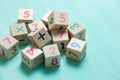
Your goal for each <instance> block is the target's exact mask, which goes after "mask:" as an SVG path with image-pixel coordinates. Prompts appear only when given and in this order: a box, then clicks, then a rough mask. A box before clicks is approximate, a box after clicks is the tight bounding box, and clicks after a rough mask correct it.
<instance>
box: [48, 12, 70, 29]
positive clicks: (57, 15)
mask: <svg viewBox="0 0 120 80" xmlns="http://www.w3.org/2000/svg"><path fill="white" fill-rule="evenodd" d="M48 22H49V30H62V29H66V28H67V27H68V14H67V13H66V12H63V11H53V12H52V13H51V14H50V15H49V17H48Z"/></svg>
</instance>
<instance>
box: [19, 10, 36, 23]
mask: <svg viewBox="0 0 120 80" xmlns="http://www.w3.org/2000/svg"><path fill="white" fill-rule="evenodd" d="M33 15H34V12H33V10H32V9H19V11H18V23H24V22H29V23H31V22H33V18H34V17H33Z"/></svg>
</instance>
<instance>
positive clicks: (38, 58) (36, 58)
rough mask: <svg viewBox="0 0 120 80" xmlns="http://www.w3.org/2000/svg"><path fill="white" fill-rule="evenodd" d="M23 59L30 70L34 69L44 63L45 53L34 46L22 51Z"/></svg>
mask: <svg viewBox="0 0 120 80" xmlns="http://www.w3.org/2000/svg"><path fill="white" fill-rule="evenodd" d="M21 57H22V62H23V63H24V64H25V65H27V66H28V67H29V68H30V69H34V68H36V67H38V66H39V65H40V64H41V63H43V52H42V51H41V50H40V49H39V48H37V46H36V45H34V44H32V45H30V46H28V47H27V48H25V49H24V50H22V53H21Z"/></svg>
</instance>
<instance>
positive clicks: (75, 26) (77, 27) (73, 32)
mask: <svg viewBox="0 0 120 80" xmlns="http://www.w3.org/2000/svg"><path fill="white" fill-rule="evenodd" d="M68 31H69V34H70V38H72V37H74V38H77V39H80V40H85V33H86V29H85V27H83V25H82V24H80V22H79V21H73V22H71V23H70V25H69V27H68Z"/></svg>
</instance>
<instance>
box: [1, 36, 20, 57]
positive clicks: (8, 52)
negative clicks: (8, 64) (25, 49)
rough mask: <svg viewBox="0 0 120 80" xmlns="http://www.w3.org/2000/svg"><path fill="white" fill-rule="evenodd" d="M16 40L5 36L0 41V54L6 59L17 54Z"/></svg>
mask: <svg viewBox="0 0 120 80" xmlns="http://www.w3.org/2000/svg"><path fill="white" fill-rule="evenodd" d="M18 50H19V49H18V40H16V39H15V38H13V37H12V36H10V35H7V36H5V37H3V38H1V39H0V54H1V55H2V56H3V57H4V58H6V59H10V58H12V57H13V56H14V55H15V54H17V52H18Z"/></svg>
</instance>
